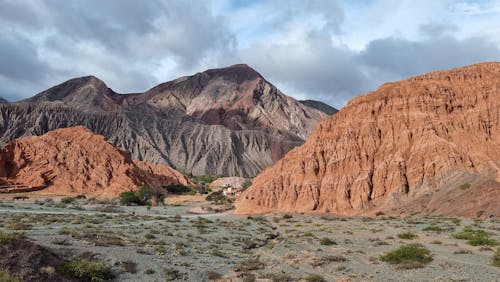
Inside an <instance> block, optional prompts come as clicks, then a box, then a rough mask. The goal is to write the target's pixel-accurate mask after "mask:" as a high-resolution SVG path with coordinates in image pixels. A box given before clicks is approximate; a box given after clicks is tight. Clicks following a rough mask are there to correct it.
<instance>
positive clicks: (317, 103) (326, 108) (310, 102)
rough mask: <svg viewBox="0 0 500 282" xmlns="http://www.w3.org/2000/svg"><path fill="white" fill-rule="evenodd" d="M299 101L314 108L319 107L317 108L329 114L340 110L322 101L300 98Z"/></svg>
mask: <svg viewBox="0 0 500 282" xmlns="http://www.w3.org/2000/svg"><path fill="white" fill-rule="evenodd" d="M299 103H301V104H302V105H306V106H308V107H310V108H314V109H317V110H320V111H322V112H324V113H326V114H327V115H330V116H331V115H333V114H335V113H337V112H338V111H339V110H337V109H335V108H334V107H332V106H330V105H328V104H325V103H323V102H320V101H315V100H299Z"/></svg>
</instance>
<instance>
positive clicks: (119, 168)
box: [0, 126, 190, 196]
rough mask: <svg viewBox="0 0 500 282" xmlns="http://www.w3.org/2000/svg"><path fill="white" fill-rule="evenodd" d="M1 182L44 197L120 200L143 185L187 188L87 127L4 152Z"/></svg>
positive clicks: (171, 173)
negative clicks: (40, 190)
mask: <svg viewBox="0 0 500 282" xmlns="http://www.w3.org/2000/svg"><path fill="white" fill-rule="evenodd" d="M0 178H1V179H3V181H4V182H10V183H21V184H23V185H26V186H47V188H46V189H44V190H43V191H44V192H47V193H54V194H61V195H66V194H68V195H72V194H85V195H89V196H117V195H119V194H120V193H121V192H124V191H131V190H135V189H137V187H138V186H139V185H141V184H146V185H151V186H157V187H158V186H161V185H169V184H183V185H189V184H190V182H189V180H188V179H186V178H185V177H184V176H183V175H182V174H181V173H179V172H177V171H175V170H174V169H172V168H170V167H168V166H165V165H156V164H149V163H145V162H141V161H133V160H132V159H131V158H130V156H129V155H128V154H127V153H125V152H123V151H121V150H119V149H118V148H116V147H115V146H113V145H111V144H110V143H108V142H106V141H105V140H104V137H103V136H101V135H97V134H94V133H92V132H91V131H90V130H88V129H87V128H85V127H83V126H76V127H71V128H64V129H57V130H53V131H50V132H48V133H46V134H44V135H42V136H31V137H24V138H20V139H17V140H14V141H12V142H10V143H9V144H7V145H6V146H5V147H4V148H3V149H2V150H1V151H0Z"/></svg>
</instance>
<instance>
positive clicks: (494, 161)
mask: <svg viewBox="0 0 500 282" xmlns="http://www.w3.org/2000/svg"><path fill="white" fill-rule="evenodd" d="M499 95H500V63H483V64H477V65H471V66H467V67H464V68H459V69H452V70H445V71H437V72H432V73H429V74H425V75H421V76H417V77H413V78H410V79H407V80H403V81H398V82H392V83H386V84H384V85H382V86H380V88H379V89H378V90H377V91H374V92H371V93H368V94H366V95H363V96H360V97H357V98H354V99H353V100H351V101H350V102H349V103H348V105H347V106H345V107H344V108H342V109H341V110H340V111H339V112H338V113H337V114H335V115H334V116H332V117H329V118H327V119H325V120H324V121H323V122H322V123H321V124H320V125H319V126H318V128H317V130H316V131H315V132H314V133H313V134H312V135H311V137H310V138H309V139H308V141H307V142H306V143H305V144H304V145H303V146H300V147H298V148H295V149H293V150H292V151H290V152H289V153H288V154H287V155H286V156H285V157H284V158H283V159H281V160H280V161H278V162H277V163H276V164H275V165H273V166H272V167H270V168H268V169H266V170H265V171H264V172H262V173H261V174H260V175H259V176H257V177H256V178H255V179H254V181H253V185H252V186H251V187H250V188H249V189H247V190H246V192H245V193H244V194H243V195H242V196H241V197H240V198H239V201H238V203H237V212H239V213H260V212H283V211H287V212H332V213H337V214H351V215H352V214H367V213H375V212H377V211H383V212H386V213H397V214H407V213H413V212H428V213H439V214H446V215H455V216H457V215H458V216H469V217H470V216H483V217H485V216H489V215H495V216H500V205H499V204H498V203H499V202H500V185H499V181H500V169H499V165H500V127H499V126H500V99H499V98H500V96H499Z"/></svg>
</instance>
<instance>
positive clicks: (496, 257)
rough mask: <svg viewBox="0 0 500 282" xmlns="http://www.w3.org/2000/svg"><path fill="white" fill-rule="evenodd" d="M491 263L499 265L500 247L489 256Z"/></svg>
mask: <svg viewBox="0 0 500 282" xmlns="http://www.w3.org/2000/svg"><path fill="white" fill-rule="evenodd" d="M491 264H492V265H493V266H496V267H500V248H498V249H497V251H496V252H495V253H494V254H493V257H492V258H491Z"/></svg>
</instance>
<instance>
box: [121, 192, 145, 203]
mask: <svg viewBox="0 0 500 282" xmlns="http://www.w3.org/2000/svg"><path fill="white" fill-rule="evenodd" d="M120 204H122V205H127V206H130V205H131V204H137V205H140V204H141V198H139V196H137V195H136V194H135V193H134V192H123V193H121V194H120Z"/></svg>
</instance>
